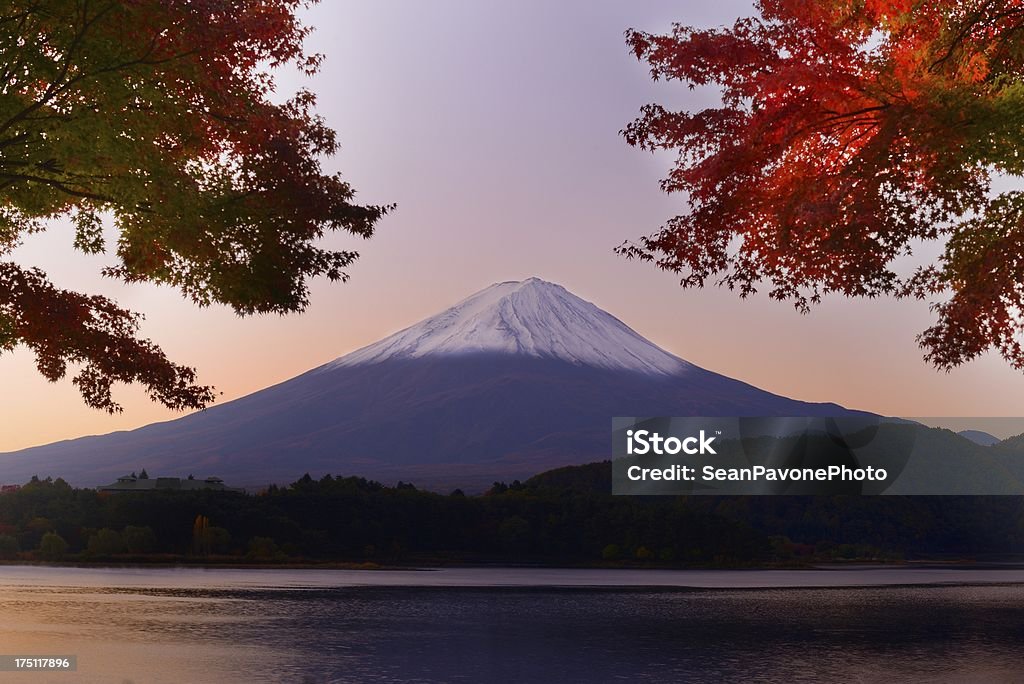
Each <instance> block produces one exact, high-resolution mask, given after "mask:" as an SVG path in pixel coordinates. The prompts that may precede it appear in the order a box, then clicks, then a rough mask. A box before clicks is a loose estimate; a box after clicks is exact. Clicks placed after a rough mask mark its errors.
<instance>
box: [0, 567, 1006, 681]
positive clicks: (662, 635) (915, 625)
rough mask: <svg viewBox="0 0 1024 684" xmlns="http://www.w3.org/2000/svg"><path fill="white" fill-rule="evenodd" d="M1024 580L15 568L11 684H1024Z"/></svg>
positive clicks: (5, 639)
mask: <svg viewBox="0 0 1024 684" xmlns="http://www.w3.org/2000/svg"><path fill="white" fill-rule="evenodd" d="M1022 644H1024V571H1022V570H1019V569H1012V568H1008V569H990V570H956V569H938V570H936V569H931V570H929V569H902V568H863V569H844V570H817V571H736V572H732V571H629V570H624V571H608V570H529V569H516V570H509V569H460V570H440V571H399V572H390V571H387V572H385V571H381V572H359V571H292V570H198V569H182V570H174V569H144V570H134V569H110V570H93V569H75V568H36V567H20V566H6V567H0V653H2V654H8V655H9V654H74V655H77V656H78V672H77V673H73V674H72V673H47V674H43V673H31V674H24V675H22V674H19V675H12V674H9V673H2V674H0V679H2V681H4V682H8V681H10V682H33V683H38V682H104V683H106V682H113V683H114V684H124V683H126V682H131V683H133V684H143V683H147V682H184V683H194V682H486V681H497V682H501V681H523V682H615V681H622V682H626V681H651V682H674V681H697V682H703V681H706V682H718V681H743V682H751V681H753V682H757V681H765V682H768V681H790V682H813V681H822V680H841V681H850V682H858V681H860V682H874V681H887V682H895V681H920V682H932V681H949V682H971V681H977V682H991V681H1024V649H1022V648H1021V645H1022Z"/></svg>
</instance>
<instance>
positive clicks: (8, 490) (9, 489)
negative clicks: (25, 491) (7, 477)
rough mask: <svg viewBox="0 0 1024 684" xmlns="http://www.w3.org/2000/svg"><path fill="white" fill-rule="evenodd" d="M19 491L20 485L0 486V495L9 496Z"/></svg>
mask: <svg viewBox="0 0 1024 684" xmlns="http://www.w3.org/2000/svg"><path fill="white" fill-rule="evenodd" d="M19 489H21V485H18V484H9V485H0V494H10V493H11V492H16V491H18V490H19Z"/></svg>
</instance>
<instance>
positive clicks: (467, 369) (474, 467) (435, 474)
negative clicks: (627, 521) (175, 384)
mask: <svg viewBox="0 0 1024 684" xmlns="http://www.w3.org/2000/svg"><path fill="white" fill-rule="evenodd" d="M842 413H846V411H845V410H844V409H842V408H841V407H839V406H836V405H834V404H808V403H804V402H799V401H794V400H791V399H787V398H785V397H780V396H777V395H774V394H771V393H769V392H765V391H763V390H760V389H757V388H755V387H753V386H751V385H747V384H745V383H742V382H739V381H737V380H733V379H731V378H727V377H725V376H722V375H719V374H717V373H713V372H710V371H707V370H704V369H702V368H699V367H697V366H694V365H692V364H690V363H687V362H686V361H683V360H682V359H679V358H678V357H676V356H673V355H672V354H669V353H668V352H666V351H664V350H662V349H660V348H659V347H657V346H656V345H654V344H652V343H651V342H649V341H647V340H645V339H644V338H643V337H641V336H640V335H639V334H637V333H636V332H635V331H633V330H632V329H630V328H629V327H628V326H626V325H625V324H624V323H622V322H621V321H619V320H618V319H616V318H615V317H614V316H611V315H610V314H607V313H605V312H604V311H602V310H601V309H599V308H598V307H596V306H594V305H593V304H590V303H589V302H585V301H584V300H582V299H580V298H578V297H576V296H575V295H572V294H571V293H569V292H568V291H566V290H565V289H564V288H562V287H560V286H558V285H554V284H552V283H547V282H545V281H542V280H538V279H535V278H531V279H529V280H526V281H522V282H512V283H499V284H496V285H493V286H491V287H489V288H487V289H485V290H483V291H481V292H479V293H477V294H476V295H473V296H471V297H469V298H467V299H466V300H463V301H462V302H460V303H459V304H457V305H456V306H454V307H452V308H450V309H448V310H447V311H444V312H442V313H441V314H438V315H437V316H434V317H431V318H429V319H427V320H425V321H422V322H420V323H418V324H416V325H414V326H412V327H410V328H407V329H405V330H403V331H400V332H398V333H396V334H395V335H392V336H390V337H388V338H386V339H384V340H381V341H380V342H377V343H375V344H372V345H370V346H368V347H365V348H363V349H360V350H358V351H355V352H353V353H351V354H349V355H347V356H344V357H341V358H340V359H337V360H335V361H332V362H330V363H328V364H325V365H324V366H321V367H319V368H316V369H313V370H311V371H309V372H307V373H305V374H303V375H300V376H298V377H296V378H293V379H291V380H288V381H286V382H284V383H281V384H279V385H276V386H273V387H270V388H267V389H264V390H261V391H259V392H256V393H254V394H251V395H248V396H246V397H243V398H241V399H237V400H235V401H232V402H228V403H226V404H223V405H221V406H215V407H213V408H210V409H208V410H206V411H202V412H198V413H194V414H192V415H189V416H186V417H184V418H180V419H178V420H174V421H169V422H165V423H157V424H154V425H149V426H146V427H144V428H140V429H138V430H134V431H131V432H121V433H113V434H110V435H104V436H98V437H85V438H81V439H76V440H71V441H67V442H60V443H56V444H50V445H46V446H41V447H35V448H32V449H26V450H23V451H20V452H15V453H12V454H2V455H0V481H4V482H17V481H23V480H24V479H27V477H29V476H31V475H32V474H36V473H38V474H40V475H53V476H62V477H64V478H65V479H68V480H69V481H71V482H73V483H76V484H84V485H94V484H99V483H104V482H109V481H111V480H112V479H113V478H114V477H116V476H118V475H122V474H124V473H125V472H128V471H132V470H139V469H141V468H143V467H144V468H146V469H147V470H148V471H149V472H150V473H151V474H154V475H155V474H161V475H182V474H186V473H190V472H191V473H194V474H195V475H197V476H206V475H210V474H215V475H219V476H221V477H224V478H225V479H226V480H227V481H228V484H232V485H234V484H238V485H258V484H263V483H267V482H275V481H276V482H288V481H291V480H294V479H296V478H297V477H298V476H300V475H301V474H302V473H303V472H306V471H309V472H310V473H312V474H314V475H318V474H324V473H327V472H330V473H334V474H339V473H340V474H357V475H363V476H367V477H374V478H378V479H382V480H384V481H388V482H393V481H395V480H399V479H402V480H406V481H410V480H411V481H414V482H416V483H417V484H421V485H426V486H431V487H436V488H448V487H454V486H461V487H464V488H465V487H471V488H479V487H480V486H483V485H485V484H487V483H489V482H490V481H493V480H494V479H511V478H520V479H525V478H526V477H528V476H530V475H533V474H535V473H537V472H540V471H542V470H546V469H550V468H552V467H556V466H560V465H567V464H572V463H583V462H588V461H594V460H601V459H604V458H607V457H608V456H609V455H610V437H611V418H612V417H613V416H643V415H707V416H715V415H718V416H729V415H748V416H749V415H765V416H779V415H838V414H842Z"/></svg>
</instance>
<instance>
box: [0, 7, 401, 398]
mask: <svg viewBox="0 0 1024 684" xmlns="http://www.w3.org/2000/svg"><path fill="white" fill-rule="evenodd" d="M315 1H316V0H308V1H304V0H237V1H233V2H224V1H223V0H133V1H132V2H121V1H120V0H72V1H68V0H12V1H11V2H7V3H5V4H4V7H3V8H2V9H0V257H3V256H4V255H5V254H9V253H10V251H11V250H12V249H13V248H14V247H15V246H17V245H18V244H19V241H20V239H21V238H22V236H24V235H25V234H28V233H30V232H33V231H38V230H42V229H44V227H45V226H46V225H47V222H48V221H49V220H51V219H54V218H57V217H68V218H69V219H70V221H71V223H72V225H73V226H74V228H75V236H74V246H75V248H77V249H78V250H80V251H82V252H86V253H104V252H105V251H106V250H107V248H108V246H107V245H106V244H104V241H103V226H104V225H105V224H106V223H108V222H110V223H112V224H113V226H115V227H116V229H117V230H118V232H119V238H118V241H117V245H116V248H114V247H112V248H111V249H114V251H116V256H117V264H116V265H113V266H110V267H108V268H107V269H105V271H104V273H105V274H106V275H108V276H110V277H116V278H120V279H122V280H124V281H126V282H129V283H131V282H139V281H148V282H154V283H161V284H167V285H171V286H174V287H176V288H178V289H180V290H181V291H182V292H183V293H184V294H185V295H186V296H187V297H189V298H191V299H192V300H193V301H194V302H195V303H197V304H199V305H201V306H205V305H209V304H212V303H214V302H219V303H223V304H227V305H230V306H231V307H233V309H234V310H235V311H236V312H237V313H239V314H243V315H244V314H255V313H287V312H294V311H300V310H302V309H303V308H304V307H305V306H306V305H307V303H308V286H307V279H308V278H310V277H315V276H321V275H325V276H327V277H328V278H329V279H331V280H345V279H346V278H347V275H346V273H345V268H346V267H348V266H349V265H350V264H351V263H352V262H353V261H354V260H355V259H356V258H357V256H358V255H357V253H356V252H354V251H348V250H344V251H331V250H326V249H322V248H320V247H317V246H316V242H317V241H318V240H319V239H320V238H322V237H324V236H325V235H326V234H327V233H329V232H332V231H344V232H347V233H350V234H352V235H355V236H359V237H363V238H366V237H370V236H371V235H372V233H373V229H374V225H375V223H376V222H377V220H378V219H379V218H380V217H381V216H382V215H383V214H384V213H385V212H386V210H387V207H375V206H359V205H356V204H354V203H353V202H352V200H353V195H354V192H353V190H352V188H351V187H350V186H349V184H348V183H347V182H345V181H344V180H343V179H342V177H341V176H340V175H337V174H326V173H324V172H323V170H322V168H321V162H320V160H321V158H322V157H324V156H325V155H330V154H333V153H334V152H335V151H336V150H337V149H338V143H337V140H336V137H335V133H334V131H333V130H331V129H330V128H329V127H328V126H327V125H326V124H325V122H324V121H323V120H322V119H321V118H320V117H319V116H318V115H316V114H315V112H314V106H315V103H316V101H315V97H314V96H313V94H312V93H310V92H307V91H302V92H299V93H298V94H296V95H295V96H294V97H293V98H292V99H290V100H288V101H286V102H284V103H283V104H276V103H274V102H271V100H270V95H271V94H272V92H273V90H274V83H273V80H272V77H271V73H272V69H273V68H275V67H279V66H282V65H286V64H293V65H297V66H298V67H300V68H301V69H303V70H305V71H306V72H307V73H310V74H311V73H314V72H315V71H316V69H317V67H318V65H319V63H320V56H318V55H307V54H306V53H305V52H304V51H303V48H302V44H303V40H304V38H305V37H306V35H307V34H308V31H309V29H308V28H307V27H305V26H303V25H302V24H301V23H300V22H299V20H298V19H297V17H296V11H297V10H298V9H299V8H300V7H302V6H305V5H309V4H312V3H313V2H315ZM268 65H269V68H270V70H268V68H267V67H268ZM138 326H139V317H138V316H137V315H135V314H133V313H131V312H129V311H127V310H125V309H122V308H120V307H118V306H117V305H116V304H115V303H114V302H112V301H110V300H108V299H106V298H103V297H95V296H93V297H90V296H85V295H82V294H78V293H75V292H70V291H67V290H63V289H60V288H57V287H55V286H54V285H53V284H52V283H50V281H49V280H48V279H47V277H46V275H45V274H44V273H42V272H41V271H39V270H35V269H24V268H21V267H19V266H18V265H17V264H15V263H13V262H10V261H7V262H3V261H0V351H3V350H10V349H13V348H14V347H15V346H18V345H25V346H27V347H29V348H31V349H32V350H33V351H34V353H35V355H36V358H37V365H38V367H39V370H40V372H41V373H42V374H43V375H44V376H45V377H46V378H48V379H50V380H57V379H59V378H61V377H63V376H64V375H65V374H66V372H67V365H68V364H69V363H74V364H82V370H81V372H80V373H78V375H77V376H76V378H75V383H76V384H77V386H78V388H79V389H80V390H81V393H82V395H83V397H84V399H85V401H86V403H87V404H89V405H90V406H94V407H97V408H102V409H106V410H108V411H115V410H119V407H118V405H117V404H116V403H115V402H114V400H113V399H112V397H111V392H110V390H111V386H112V384H113V383H115V382H126V383H130V382H139V383H142V384H144V385H145V386H146V387H147V389H148V391H149V393H150V395H151V396H152V397H153V398H154V399H155V400H158V401H160V402H162V403H164V404H165V405H167V406H169V407H172V408H177V409H183V408H196V407H202V406H204V405H206V404H207V403H209V402H210V401H212V399H213V393H212V391H211V389H210V388H208V387H203V386H201V385H197V384H196V378H195V373H194V371H193V370H192V369H189V368H186V367H182V366H178V365H176V364H174V363H172V362H170V361H169V360H168V359H167V358H166V357H165V356H164V354H163V352H162V351H161V350H160V348H159V347H157V346H156V345H154V344H153V343H152V342H149V341H148V340H141V339H138V337H137V332H138Z"/></svg>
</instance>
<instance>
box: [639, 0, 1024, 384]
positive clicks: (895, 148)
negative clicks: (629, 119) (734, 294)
mask: <svg viewBox="0 0 1024 684" xmlns="http://www.w3.org/2000/svg"><path fill="white" fill-rule="evenodd" d="M757 9H758V16H755V17H752V18H745V19H740V20H738V21H736V22H735V24H734V25H733V26H732V27H731V28H719V29H712V30H701V29H695V28H690V27H686V26H681V25H677V26H675V27H674V28H673V29H672V31H671V32H670V33H668V34H666V35H651V34H648V33H643V32H640V31H629V32H627V41H628V44H629V46H630V47H631V49H632V51H633V52H634V53H635V54H636V56H637V57H638V58H639V59H641V60H643V61H645V62H647V63H648V64H649V65H650V68H651V73H652V75H653V77H654V78H655V79H669V80H677V81H681V82H683V83H686V84H688V85H689V86H690V87H691V88H693V87H701V86H707V87H709V88H714V89H717V92H718V93H719V94H720V103H719V106H715V107H712V108H709V109H704V110H702V111H671V110H670V109H668V108H665V107H663V106H660V105H657V104H652V105H648V106H646V107H645V108H644V109H643V110H642V115H641V116H640V117H639V118H638V119H637V120H636V121H635V122H633V123H632V124H631V125H629V126H628V127H627V128H626V129H625V131H624V132H623V133H624V135H625V137H626V140H627V141H628V142H629V143H630V144H631V145H634V146H638V147H641V148H644V149H648V150H669V151H673V152H676V153H677V154H678V157H677V160H676V162H675V165H674V167H673V168H672V170H671V172H670V173H669V175H668V176H667V177H666V178H665V179H664V180H663V182H662V187H663V189H664V190H665V191H667V192H670V193H680V194H682V195H684V196H685V198H686V202H687V203H688V210H687V211H686V213H684V214H682V215H680V216H677V217H675V218H673V219H671V220H670V221H669V222H668V223H667V224H666V225H665V226H664V227H663V228H662V229H661V231H660V232H658V233H656V234H654V235H651V236H648V237H646V238H641V239H640V240H638V241H636V242H627V243H625V244H623V245H622V246H621V247H620V248H619V251H620V253H622V254H624V255H626V256H627V257H632V258H638V259H642V260H645V261H650V262H653V263H654V264H656V265H657V266H658V267H660V268H662V269H665V270H667V271H671V272H674V273H676V274H679V276H680V278H681V284H682V285H683V286H684V287H703V286H705V285H707V284H720V285H724V286H726V287H728V288H730V289H735V290H737V291H738V293H739V294H740V295H741V296H747V295H749V294H751V293H753V292H755V291H757V289H758V288H759V287H764V286H767V288H768V289H769V293H770V296H771V297H773V298H776V299H779V300H788V301H792V302H793V303H795V305H796V306H797V308H798V309H800V310H802V311H806V310H808V309H809V307H811V306H812V305H813V304H815V303H817V302H819V301H820V300H821V298H822V297H823V296H825V295H827V294H829V293H841V294H843V295H847V296H865V297H876V296H879V295H892V296H897V297H917V298H919V299H928V300H930V301H931V302H932V308H933V310H934V311H935V313H936V314H937V321H936V323H935V324H934V325H933V326H931V327H930V328H928V329H927V330H925V331H924V332H923V333H922V334H921V335H920V336H919V338H918V341H919V343H920V344H921V346H922V347H923V349H924V350H925V358H926V359H927V360H929V361H930V362H931V363H933V364H934V365H936V366H937V367H939V368H942V369H946V370H948V369H950V368H953V367H955V366H957V365H960V364H962V363H964V362H966V361H968V360H970V359H973V358H975V357H977V356H978V355H979V354H981V353H983V352H985V351H986V350H988V349H990V348H995V349H997V350H998V351H999V352H1000V353H1001V354H1002V355H1003V356H1004V357H1005V358H1006V359H1007V360H1008V361H1009V362H1010V363H1011V364H1012V365H1013V366H1015V367H1016V368H1018V369H1024V350H1022V347H1021V332H1022V312H1021V307H1022V304H1024V301H1022V300H1024V193H1022V192H1020V191H1017V190H1014V191H1009V192H1004V193H1002V194H998V195H996V194H995V193H994V192H993V191H992V180H993V178H994V177H997V176H1019V175H1021V174H1022V172H1024V4H1022V3H1021V2H1019V1H1018V0H966V1H956V2H954V1H952V0H930V1H928V2H921V1H919V0H813V1H812V0H761V1H760V2H758V3H757ZM932 241H938V243H939V244H940V245H941V247H940V250H942V254H941V257H940V258H938V259H937V260H936V261H934V262H932V263H927V262H918V264H917V270H916V271H914V268H913V267H910V268H906V267H904V266H903V265H902V264H900V263H897V262H898V260H902V259H904V258H905V257H907V256H909V255H911V254H912V252H913V251H914V250H918V252H920V251H921V249H920V248H921V247H922V246H923V245H926V244H927V243H929V242H932ZM911 263H912V262H911Z"/></svg>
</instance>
